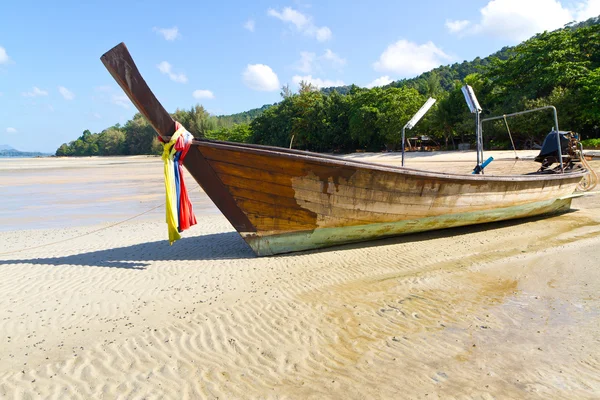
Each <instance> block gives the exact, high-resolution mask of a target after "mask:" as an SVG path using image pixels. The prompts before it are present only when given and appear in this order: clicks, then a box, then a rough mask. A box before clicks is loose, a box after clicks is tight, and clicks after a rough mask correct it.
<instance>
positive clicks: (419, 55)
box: [373, 40, 452, 76]
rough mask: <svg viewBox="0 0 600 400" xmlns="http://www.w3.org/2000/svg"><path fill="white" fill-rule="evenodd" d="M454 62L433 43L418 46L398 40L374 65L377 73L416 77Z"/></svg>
mask: <svg viewBox="0 0 600 400" xmlns="http://www.w3.org/2000/svg"><path fill="white" fill-rule="evenodd" d="M450 60H452V57H450V56H449V55H448V54H446V53H444V52H443V51H442V49H440V48H438V47H437V46H436V45H435V44H433V42H427V43H425V44H421V45H419V44H416V43H413V42H409V41H408V40H398V41H397V42H396V43H393V44H391V45H389V46H388V47H387V49H385V51H384V52H383V53H382V54H381V56H379V60H378V61H376V62H375V63H374V64H373V67H374V68H375V70H377V71H385V72H394V73H395V74H397V75H400V76H415V75H418V74H420V73H422V72H425V71H429V70H431V69H433V68H435V67H438V66H440V65H441V64H443V63H445V62H448V61H450Z"/></svg>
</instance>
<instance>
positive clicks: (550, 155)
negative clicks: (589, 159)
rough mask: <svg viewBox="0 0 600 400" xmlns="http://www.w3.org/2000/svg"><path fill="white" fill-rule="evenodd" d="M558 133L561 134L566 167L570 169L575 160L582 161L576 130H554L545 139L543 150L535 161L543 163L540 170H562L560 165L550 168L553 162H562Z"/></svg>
mask: <svg viewBox="0 0 600 400" xmlns="http://www.w3.org/2000/svg"><path fill="white" fill-rule="evenodd" d="M556 135H560V150H561V154H562V160H563V167H564V169H565V170H567V169H569V170H570V169H572V168H573V167H574V163H573V162H576V161H580V160H579V158H580V157H579V155H578V151H577V150H578V143H579V135H578V134H577V133H575V132H565V131H560V132H556V131H552V132H550V133H549V134H548V135H547V136H546V139H544V143H543V144H542V150H540V154H538V156H537V157H536V158H535V161H537V162H539V163H541V164H542V166H541V167H540V169H539V171H538V172H548V173H549V172H561V170H560V166H559V167H556V168H554V169H550V167H551V166H552V164H555V163H556V164H557V163H560V160H559V158H558V143H557V140H556Z"/></svg>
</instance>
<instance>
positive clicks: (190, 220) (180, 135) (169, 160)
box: [159, 122, 196, 244]
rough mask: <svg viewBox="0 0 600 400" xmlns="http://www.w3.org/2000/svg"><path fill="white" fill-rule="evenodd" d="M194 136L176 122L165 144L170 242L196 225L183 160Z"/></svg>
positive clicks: (163, 158) (163, 155)
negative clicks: (184, 175) (173, 131)
mask: <svg viewBox="0 0 600 400" xmlns="http://www.w3.org/2000/svg"><path fill="white" fill-rule="evenodd" d="M193 139H194V136H193V135H192V134H191V133H189V132H188V131H187V130H186V129H185V128H184V127H183V125H181V124H180V123H179V122H175V133H174V134H173V136H171V140H169V142H168V143H165V142H164V141H163V139H162V137H160V136H159V140H160V141H161V142H162V144H163V154H162V160H163V162H164V172H165V192H166V205H167V210H166V214H167V215H166V216H167V226H168V227H169V244H173V243H174V242H175V241H176V240H179V239H181V235H180V233H181V232H183V231H184V230H186V229H188V228H189V227H190V226H192V225H196V217H195V216H194V210H193V209H192V203H191V202H190V199H189V197H188V194H187V190H186V187H185V182H184V181H183V160H184V159H185V156H186V154H187V152H188V150H189V149H190V146H191V144H192V140H193Z"/></svg>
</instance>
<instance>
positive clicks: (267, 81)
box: [242, 64, 280, 92]
mask: <svg viewBox="0 0 600 400" xmlns="http://www.w3.org/2000/svg"><path fill="white" fill-rule="evenodd" d="M242 79H243V81H244V84H246V86H248V87H249V88H250V89H253V90H260V91H264V92H272V91H274V90H278V89H279V86H280V85H279V78H277V74H276V73H275V72H273V70H272V69H271V67H269V66H268V65H264V64H248V66H247V67H246V69H245V70H244V72H243V73H242Z"/></svg>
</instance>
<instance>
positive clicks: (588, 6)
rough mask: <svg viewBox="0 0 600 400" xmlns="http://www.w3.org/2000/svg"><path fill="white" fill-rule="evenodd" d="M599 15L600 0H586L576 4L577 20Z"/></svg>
mask: <svg viewBox="0 0 600 400" xmlns="http://www.w3.org/2000/svg"><path fill="white" fill-rule="evenodd" d="M599 15H600V0H588V1H587V2H584V3H579V4H577V6H576V8H575V19H576V20H577V21H584V20H586V19H588V18H592V17H597V16H599Z"/></svg>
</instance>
